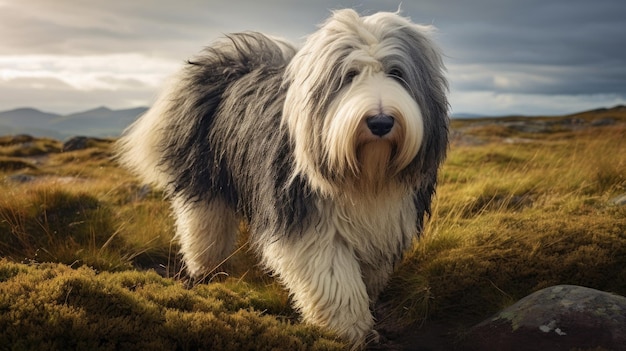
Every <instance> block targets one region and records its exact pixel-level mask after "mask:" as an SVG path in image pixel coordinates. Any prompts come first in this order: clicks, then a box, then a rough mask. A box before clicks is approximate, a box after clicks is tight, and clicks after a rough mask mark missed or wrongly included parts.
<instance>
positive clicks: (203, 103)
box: [117, 32, 295, 199]
mask: <svg viewBox="0 0 626 351" xmlns="http://www.w3.org/2000/svg"><path fill="white" fill-rule="evenodd" d="M294 53H295V49H294V48H293V47H292V46H290V45H289V44H288V43H286V42H284V41H282V40H279V39H274V38H270V37H268V36H265V35H263V34H260V33H255V32H246V33H236V34H231V35H229V36H228V37H226V38H225V39H223V40H222V41H220V42H218V43H216V44H214V45H213V46H211V47H208V48H206V49H205V50H204V51H203V52H201V53H200V54H199V55H198V56H196V57H194V58H192V59H191V60H189V61H188V62H187V64H186V66H185V67H184V68H183V69H182V70H181V72H180V73H179V74H178V76H176V77H175V78H173V79H172V80H171V81H170V82H169V84H168V85H167V86H166V88H165V89H164V90H163V92H162V93H161V96H160V97H159V99H158V100H157V101H156V103H155V104H154V106H152V108H151V109H150V110H149V111H147V112H146V113H145V114H144V115H143V116H141V117H140V118H139V119H138V120H137V121H136V122H135V123H133V124H132V125H131V126H130V127H129V128H128V129H127V130H126V131H125V132H124V134H123V135H122V138H121V139H120V140H119V142H118V144H117V149H118V158H119V160H120V162H121V163H122V164H123V165H124V166H125V167H127V168H128V169H130V170H131V171H133V172H134V173H135V174H137V175H138V176H140V177H141V178H142V179H143V180H144V181H146V182H148V183H153V184H155V185H157V186H158V187H160V188H163V189H165V190H166V192H167V193H168V194H169V195H172V194H174V193H183V194H182V195H184V196H185V197H186V198H187V199H194V198H196V199H197V198H200V197H202V196H204V195H206V194H208V193H210V192H211V189H213V188H216V187H217V188H219V187H222V186H223V185H225V184H222V183H225V182H226V183H227V182H229V179H227V178H230V177H229V176H228V175H227V174H223V172H215V170H217V169H224V167H220V164H219V163H220V162H223V161H222V160H221V158H222V156H224V155H223V152H221V151H220V152H219V155H218V154H216V150H215V146H214V145H211V143H210V139H211V138H212V135H211V134H212V129H213V126H214V125H215V118H216V115H217V113H218V110H220V109H221V105H222V104H223V103H224V100H225V95H228V90H229V89H231V88H232V86H233V84H234V83H235V82H237V81H238V80H241V79H253V80H254V79H255V77H254V75H255V72H257V73H258V72H259V71H267V70H276V71H279V72H282V71H283V70H284V67H285V66H286V65H287V64H288V62H289V60H290V59H291V57H292V56H293V55H294ZM257 75H258V74H257ZM280 75H281V76H282V74H280ZM258 83H259V84H261V83H263V82H258ZM242 86H246V85H242ZM247 86H250V85H247ZM259 89H262V87H259ZM236 99H241V96H239V97H237V98H236ZM230 104H233V102H232V101H231V102H230ZM220 138H223V136H220ZM216 162H217V164H215V163H216Z"/></svg>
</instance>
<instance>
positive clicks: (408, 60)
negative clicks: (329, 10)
mask: <svg viewBox="0 0 626 351" xmlns="http://www.w3.org/2000/svg"><path fill="white" fill-rule="evenodd" d="M431 32H432V28H431V27H427V26H420V25H416V24H413V23H411V22H410V21H409V20H408V19H406V18H404V17H401V16H399V15H398V14H395V13H387V12H381V13H376V14H374V15H371V16H366V17H360V16H359V15H358V14H357V13H356V12H355V11H353V10H340V11H336V12H334V13H333V16H332V17H331V18H330V19H328V20H327V21H326V22H325V23H324V24H322V25H321V27H320V29H319V30H318V31H317V32H315V33H314V34H312V35H311V36H310V37H309V38H308V39H307V41H306V42H305V44H304V46H303V47H302V48H301V49H300V51H299V52H298V53H297V54H296V56H295V57H294V58H293V60H292V61H291V63H290V64H289V66H288V68H287V71H286V77H285V82H286V86H287V96H286V100H285V107H284V114H283V121H282V123H283V125H284V126H286V127H287V129H288V131H289V135H290V139H291V142H292V144H293V147H294V156H295V163H296V166H295V168H296V169H295V174H296V175H302V176H304V178H305V179H307V180H308V181H309V183H310V184H311V186H313V187H314V188H316V189H317V190H320V191H322V192H324V193H331V194H332V193H333V192H336V191H345V190H348V189H346V187H348V186H352V187H357V190H359V189H360V190H361V191H362V190H366V189H363V188H364V187H367V188H374V189H381V188H384V186H385V184H387V183H388V182H392V181H393V180H394V179H402V180H409V181H410V183H413V184H414V183H415V182H419V181H420V179H423V178H424V176H428V177H427V178H432V176H433V174H434V175H435V177H436V172H437V168H438V167H439V164H440V163H441V161H442V160H443V158H444V156H445V153H446V149H447V142H448V136H447V133H448V116H447V112H448V102H447V99H446V92H447V82H446V79H445V77H444V75H443V70H444V67H443V62H442V59H441V55H440V53H439V50H438V48H437V47H436V45H434V43H433V42H432V41H431V39H430V38H429V35H430V33H431ZM433 172H434V173H433Z"/></svg>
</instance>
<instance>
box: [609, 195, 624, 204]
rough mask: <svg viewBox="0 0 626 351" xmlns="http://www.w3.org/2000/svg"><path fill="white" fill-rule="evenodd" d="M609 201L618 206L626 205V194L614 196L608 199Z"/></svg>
mask: <svg viewBox="0 0 626 351" xmlns="http://www.w3.org/2000/svg"><path fill="white" fill-rule="evenodd" d="M609 202H610V203H612V204H613V205H618V206H622V205H626V194H622V195H619V196H616V197H614V198H612V199H611V200H609Z"/></svg>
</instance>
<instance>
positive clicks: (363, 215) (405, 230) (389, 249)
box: [320, 194, 417, 263]
mask: <svg viewBox="0 0 626 351" xmlns="http://www.w3.org/2000/svg"><path fill="white" fill-rule="evenodd" d="M320 210H321V211H322V212H323V213H324V216H323V217H324V218H325V219H324V220H322V221H323V222H325V225H324V226H323V227H325V230H324V231H326V235H329V236H331V237H332V239H333V240H341V241H343V242H345V243H346V244H347V245H348V246H350V247H351V248H352V249H353V250H354V251H355V253H356V254H357V256H358V257H360V258H361V259H362V260H365V261H368V260H370V259H371V260H372V262H371V263H375V262H376V261H378V260H379V259H380V257H381V256H389V255H392V256H398V255H400V254H401V252H402V251H403V250H405V249H406V248H407V246H408V245H410V243H411V240H412V238H414V237H415V235H416V234H417V227H416V216H417V213H416V210H415V206H414V204H413V199H412V196H410V195H408V194H395V196H394V195H390V196H388V197H387V196H385V197H378V198H369V199H360V201H347V202H340V203H338V202H331V201H325V202H324V203H323V205H322V206H321V208H320Z"/></svg>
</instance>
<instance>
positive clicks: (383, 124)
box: [365, 114, 394, 137]
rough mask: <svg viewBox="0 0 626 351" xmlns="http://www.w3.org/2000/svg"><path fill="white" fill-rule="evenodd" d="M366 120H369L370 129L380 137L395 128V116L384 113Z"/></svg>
mask: <svg viewBox="0 0 626 351" xmlns="http://www.w3.org/2000/svg"><path fill="white" fill-rule="evenodd" d="M365 121H366V122H367V127H368V128H369V129H370V131H371V132H372V134H374V135H377V136H379V137H381V136H383V135H385V134H387V133H389V132H390V131H391V128H393V123H394V120H393V117H391V116H387V115H383V114H379V115H376V116H374V117H369V118H368V119H366V120H365Z"/></svg>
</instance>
